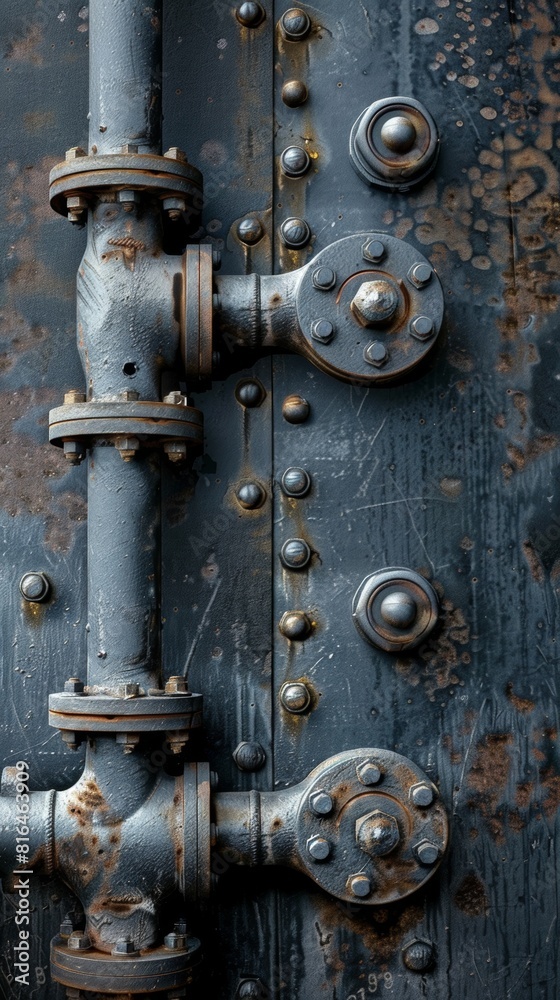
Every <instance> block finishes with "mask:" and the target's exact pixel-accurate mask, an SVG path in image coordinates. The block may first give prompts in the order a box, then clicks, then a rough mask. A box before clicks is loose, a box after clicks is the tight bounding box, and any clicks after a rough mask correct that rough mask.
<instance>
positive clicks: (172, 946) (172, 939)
mask: <svg viewBox="0 0 560 1000" xmlns="http://www.w3.org/2000/svg"><path fill="white" fill-rule="evenodd" d="M163 943H164V945H165V947H166V948H169V950H170V951H181V950H183V949H184V948H186V946H187V938H186V935H185V934H177V932H176V931H172V932H171V934H166V935H165V937H164V939H163Z"/></svg>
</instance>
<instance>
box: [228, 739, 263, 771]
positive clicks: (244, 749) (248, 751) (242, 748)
mask: <svg viewBox="0 0 560 1000" xmlns="http://www.w3.org/2000/svg"><path fill="white" fill-rule="evenodd" d="M232 756H233V759H234V761H235V763H236V765H237V767H238V768H239V770H240V771H247V772H249V773H252V772H254V771H260V769H261V767H264V764H265V762H266V754H265V752H264V750H263V748H262V746H261V744H260V743H257V742H256V740H246V741H244V742H243V743H240V744H239V745H238V746H237V747H236V748H235V750H234V751H233V754H232Z"/></svg>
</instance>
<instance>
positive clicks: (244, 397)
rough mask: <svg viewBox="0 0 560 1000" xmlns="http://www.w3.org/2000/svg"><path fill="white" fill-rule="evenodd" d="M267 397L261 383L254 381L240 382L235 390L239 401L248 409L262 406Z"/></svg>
mask: <svg viewBox="0 0 560 1000" xmlns="http://www.w3.org/2000/svg"><path fill="white" fill-rule="evenodd" d="M265 395H266V393H265V391H264V389H263V387H262V385H261V384H260V382H256V381H254V380H253V379H249V380H247V381H245V382H240V383H239V385H238V386H237V388H236V390H235V396H236V399H237V401H238V402H239V403H241V405H242V406H245V407H246V408H247V409H252V408H253V407H255V406H260V405H261V403H262V401H263V399H264V398H265Z"/></svg>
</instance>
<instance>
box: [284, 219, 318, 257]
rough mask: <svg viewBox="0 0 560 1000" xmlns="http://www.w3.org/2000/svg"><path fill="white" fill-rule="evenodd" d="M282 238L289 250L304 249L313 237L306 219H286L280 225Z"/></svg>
mask: <svg viewBox="0 0 560 1000" xmlns="http://www.w3.org/2000/svg"><path fill="white" fill-rule="evenodd" d="M280 239H281V240H282V243H283V244H284V246H285V247H287V248H288V250H302V249H303V247H306V246H307V244H308V243H309V240H310V239H311V230H310V228H309V226H308V225H307V222H306V221H305V219H297V218H295V217H294V218H290V219H286V220H285V221H284V222H283V223H282V225H281V226H280Z"/></svg>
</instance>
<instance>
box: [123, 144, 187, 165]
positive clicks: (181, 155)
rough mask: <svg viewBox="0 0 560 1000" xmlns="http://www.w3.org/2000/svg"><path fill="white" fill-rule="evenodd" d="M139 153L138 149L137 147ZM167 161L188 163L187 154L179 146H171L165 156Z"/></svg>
mask: <svg viewBox="0 0 560 1000" xmlns="http://www.w3.org/2000/svg"><path fill="white" fill-rule="evenodd" d="M136 151H137V152H138V147H136ZM163 155H164V156H165V158H166V159H167V160H179V161H180V162H181V163H188V162H189V161H188V158H187V154H186V153H185V151H184V150H183V149H180V148H179V146H170V147H169V149H168V150H166V152H165V153H164V154H163Z"/></svg>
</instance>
